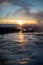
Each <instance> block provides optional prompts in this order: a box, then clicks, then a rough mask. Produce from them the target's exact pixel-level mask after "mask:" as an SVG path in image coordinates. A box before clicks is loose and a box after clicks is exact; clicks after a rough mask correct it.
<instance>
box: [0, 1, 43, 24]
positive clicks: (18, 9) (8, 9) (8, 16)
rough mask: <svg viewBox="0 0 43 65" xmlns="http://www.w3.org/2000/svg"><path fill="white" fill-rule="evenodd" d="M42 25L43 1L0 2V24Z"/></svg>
mask: <svg viewBox="0 0 43 65" xmlns="http://www.w3.org/2000/svg"><path fill="white" fill-rule="evenodd" d="M18 20H19V21H20V20H22V21H23V22H25V23H31V22H32V23H37V22H41V23H43V0H0V24H10V23H11V24H12V23H13V24H14V23H17V21H18Z"/></svg>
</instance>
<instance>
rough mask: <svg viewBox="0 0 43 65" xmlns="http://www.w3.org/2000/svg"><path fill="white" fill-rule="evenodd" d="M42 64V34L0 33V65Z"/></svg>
mask: <svg viewBox="0 0 43 65" xmlns="http://www.w3.org/2000/svg"><path fill="white" fill-rule="evenodd" d="M1 64H2V65H43V34H32V33H31V34H30V33H21V32H19V33H9V34H3V35H0V65H1Z"/></svg>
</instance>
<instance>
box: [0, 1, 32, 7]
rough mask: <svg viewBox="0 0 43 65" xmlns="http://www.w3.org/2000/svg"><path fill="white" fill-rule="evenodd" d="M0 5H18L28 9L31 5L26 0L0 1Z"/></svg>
mask: <svg viewBox="0 0 43 65" xmlns="http://www.w3.org/2000/svg"><path fill="white" fill-rule="evenodd" d="M0 3H4V4H5V3H11V4H13V5H18V6H21V7H30V6H31V3H29V2H28V0H0Z"/></svg>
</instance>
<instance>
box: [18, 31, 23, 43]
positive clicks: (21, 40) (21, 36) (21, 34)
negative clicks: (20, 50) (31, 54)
mask: <svg viewBox="0 0 43 65" xmlns="http://www.w3.org/2000/svg"><path fill="white" fill-rule="evenodd" d="M18 41H19V42H24V35H23V33H21V32H19V33H18Z"/></svg>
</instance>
